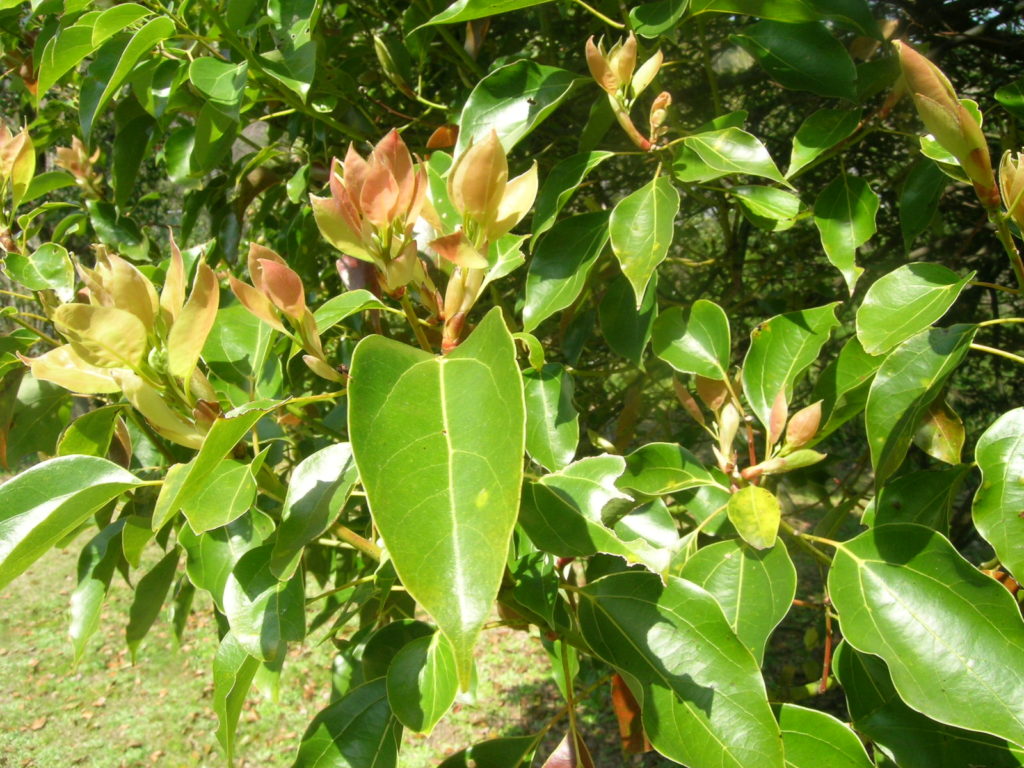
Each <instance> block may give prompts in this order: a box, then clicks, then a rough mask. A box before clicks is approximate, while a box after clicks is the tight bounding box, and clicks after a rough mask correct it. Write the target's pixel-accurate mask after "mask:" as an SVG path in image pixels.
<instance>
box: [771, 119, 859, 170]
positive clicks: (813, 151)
mask: <svg viewBox="0 0 1024 768" xmlns="http://www.w3.org/2000/svg"><path fill="white" fill-rule="evenodd" d="M860 116H861V111H860V110H859V109H819V110H818V111H817V112H815V113H814V114H812V115H810V116H809V117H807V118H806V119H805V120H804V121H803V122H802V123H801V124H800V127H799V128H797V130H796V134H795V135H794V136H793V150H792V152H791V153H790V156H789V168H788V169H787V170H786V177H787V178H789V177H792V176H793V174H795V173H796V172H797V171H799V170H800V169H801V168H803V167H804V166H806V165H807V164H808V163H810V162H812V161H813V160H814V159H815V158H818V157H820V156H821V154H822V153H824V152H826V151H828V150H829V149H831V148H832V147H834V146H836V145H837V144H838V143H839V142H841V141H842V140H843V139H846V138H849V137H850V136H851V135H852V134H853V132H854V131H855V130H856V129H857V126H858V125H859V124H860Z"/></svg>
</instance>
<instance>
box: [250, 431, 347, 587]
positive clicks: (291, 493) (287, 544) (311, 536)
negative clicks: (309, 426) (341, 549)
mask: <svg viewBox="0 0 1024 768" xmlns="http://www.w3.org/2000/svg"><path fill="white" fill-rule="evenodd" d="M358 480H359V473H358V472H357V471H356V464H355V461H354V460H353V458H352V448H351V446H350V445H349V444H348V443H335V444H334V445H329V446H327V447H326V448H323V449H321V450H319V451H317V452H316V453H313V454H311V455H309V456H307V457H306V458H305V459H303V460H302V461H300V462H299V463H298V464H297V465H296V466H295V469H293V470H292V474H291V477H290V478H289V480H288V495H287V496H285V499H284V507H282V509H281V524H280V526H279V527H278V530H277V537H276V538H275V540H274V553H273V556H272V557H271V560H270V570H272V571H273V572H274V575H275V576H277V577H278V578H279V579H289V578H291V576H292V575H293V574H294V573H295V569H296V568H297V567H298V565H299V559H300V556H301V554H302V549H303V547H305V546H306V545H307V544H309V543H310V542H311V541H315V540H316V538H317V537H318V536H320V535H321V534H322V533H323V532H324V531H326V530H327V528H328V526H330V524H331V522H332V521H333V520H334V519H335V518H336V517H337V516H338V514H339V513H340V512H341V508H342V507H343V506H344V505H345V502H346V501H347V500H348V497H349V494H350V493H351V492H352V486H354V485H355V484H356V482H357V481H358Z"/></svg>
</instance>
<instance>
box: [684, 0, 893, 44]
mask: <svg viewBox="0 0 1024 768" xmlns="http://www.w3.org/2000/svg"><path fill="white" fill-rule="evenodd" d="M690 11H691V13H692V15H696V14H698V13H708V12H714V13H729V14H740V15H743V16H758V17H760V18H762V19H771V20H772V21H782V22H787V23H796V22H801V21H818V20H819V19H831V20H833V21H836V22H838V23H840V24H842V25H843V26H847V27H849V28H851V29H853V30H854V31H857V32H860V33H861V34H863V35H867V36H868V37H874V38H876V39H878V38H879V33H878V25H877V24H876V23H875V19H874V16H873V15H872V12H871V8H870V7H869V6H868V4H867V3H866V2H864V0H692V2H691V3H690Z"/></svg>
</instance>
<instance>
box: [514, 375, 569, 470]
mask: <svg viewBox="0 0 1024 768" xmlns="http://www.w3.org/2000/svg"><path fill="white" fill-rule="evenodd" d="M523 390H524V393H525V396H526V452H527V453H529V454H530V457H531V458H532V459H533V460H534V461H536V462H537V463H538V464H540V465H541V466H542V467H544V468H545V469H548V470H550V471H552V472H557V471H558V470H560V469H562V468H563V467H565V466H567V465H568V464H570V463H571V462H572V460H573V457H574V456H575V455H576V446H577V444H578V443H579V441H580V416H579V414H578V413H576V407H575V406H574V405H573V402H572V396H573V383H572V377H571V376H569V373H568V372H567V371H566V370H565V366H563V365H560V364H559V363H548V364H547V365H545V366H544V367H543V368H542V369H541V370H540V371H535V370H533V369H532V368H531V369H530V370H528V371H526V372H525V373H523Z"/></svg>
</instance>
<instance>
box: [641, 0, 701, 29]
mask: <svg viewBox="0 0 1024 768" xmlns="http://www.w3.org/2000/svg"><path fill="white" fill-rule="evenodd" d="M689 4H690V0H655V2H653V3H644V4H643V5H638V6H636V7H634V8H632V9H630V11H629V22H630V26H631V27H632V28H633V31H634V32H636V33H637V34H638V35H640V36H641V37H648V38H653V37H658V35H661V34H664V33H665V32H668V31H669V30H670V29H672V28H673V27H675V25H676V24H677V23H678V22H679V20H680V19H681V18H682V17H683V14H684V13H686V8H687V6H689Z"/></svg>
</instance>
